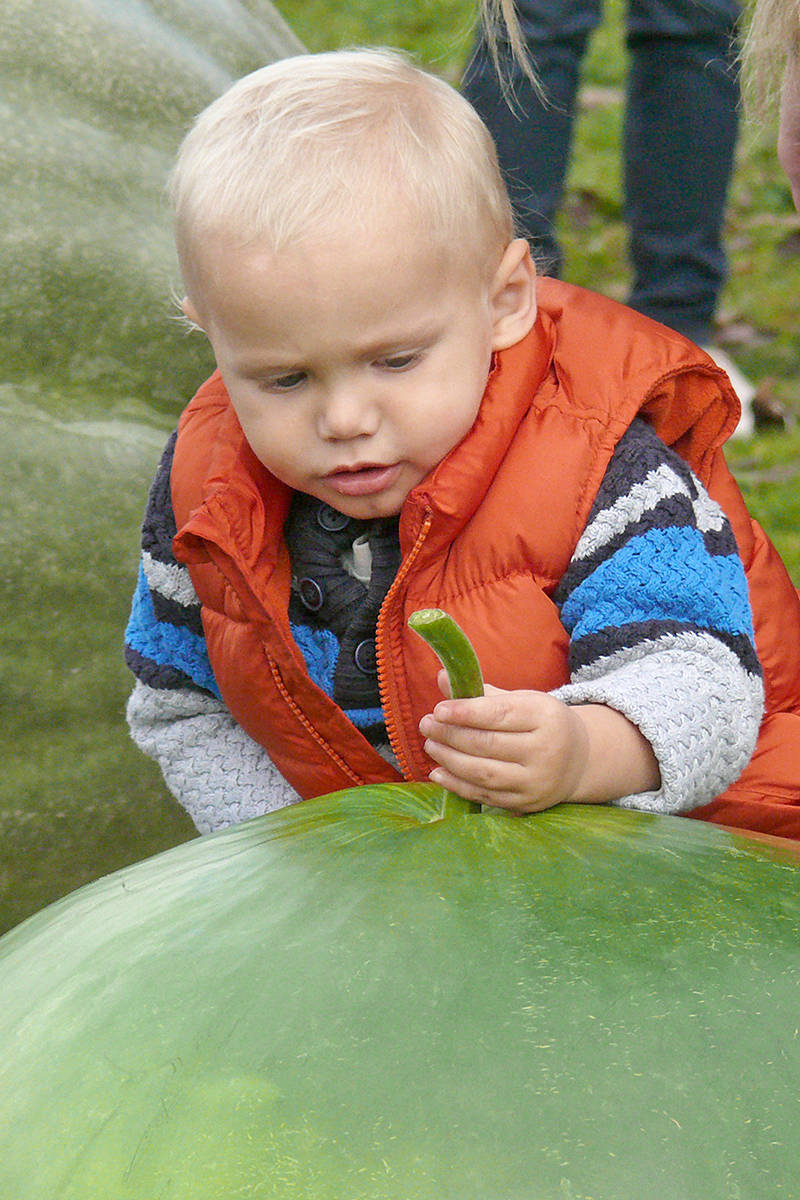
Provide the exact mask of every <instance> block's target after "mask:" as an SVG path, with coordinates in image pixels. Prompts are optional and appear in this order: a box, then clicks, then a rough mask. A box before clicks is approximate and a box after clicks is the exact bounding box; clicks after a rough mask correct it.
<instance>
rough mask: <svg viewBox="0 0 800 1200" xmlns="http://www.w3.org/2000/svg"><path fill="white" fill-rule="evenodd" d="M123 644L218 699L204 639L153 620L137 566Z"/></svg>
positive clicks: (141, 569) (145, 582) (145, 589)
mask: <svg viewBox="0 0 800 1200" xmlns="http://www.w3.org/2000/svg"><path fill="white" fill-rule="evenodd" d="M125 641H126V642H127V644H128V645H129V646H130V647H131V648H132V649H133V650H135V651H136V652H137V653H138V654H141V655H143V656H144V657H145V658H149V659H150V660H151V661H152V662H155V663H158V664H159V666H169V667H178V668H179V669H180V670H181V671H183V672H184V674H186V675H188V676H189V678H190V679H191V680H192V681H193V682H194V683H196V684H197V685H198V686H199V687H202V688H206V690H207V691H209V692H213V693H214V695H215V696H219V695H220V690H219V688H218V687H217V681H216V680H215V678H214V672H213V671H212V669H211V663H210V661H209V657H208V650H207V649H206V643H205V638H202V637H199V636H198V635H197V634H196V633H192V632H191V630H189V629H185V628H181V627H180V626H177V625H172V624H170V623H169V622H167V621H159V620H158V619H157V618H156V615H155V612H154V611H153V598H152V596H151V595H150V588H149V587H148V584H147V579H146V577H145V573H144V567H143V566H142V565H141V564H140V565H139V579H138V582H137V584H136V591H135V592H134V595H133V604H132V605H131V615H130V620H129V621H128V628H127V629H126V630H125Z"/></svg>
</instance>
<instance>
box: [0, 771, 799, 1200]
mask: <svg viewBox="0 0 800 1200" xmlns="http://www.w3.org/2000/svg"><path fill="white" fill-rule="evenodd" d="M441 812H442V806H441V791H440V789H437V788H435V787H434V786H433V785H430V784H420V785H414V786H403V785H393V786H385V787H370V788H359V789H354V790H351V791H347V792H341V793H337V794H336V795H334V796H330V797H325V798H322V799H320V800H315V801H309V802H307V803H305V804H301V805H298V806H297V807H296V808H293V809H289V810H285V811H283V812H280V813H276V814H273V815H271V816H268V817H264V818H260V819H258V820H255V821H252V822H249V823H247V824H245V825H241V826H239V827H237V828H235V829H232V830H227V831H225V832H224V833H221V834H216V835H213V836H210V837H205V838H200V839H197V840H196V841H192V842H189V843H187V844H185V845H183V846H180V847H178V848H176V849H173V850H169V851H167V852H165V853H164V854H161V855H159V856H157V857H155V858H152V859H150V860H148V861H146V862H143V863H141V864H139V865H137V866H134V867H129V868H126V869H125V870H123V871H119V872H117V873H116V874H114V875H110V876H108V877H106V878H105V879H102V880H99V881H98V882H96V883H93V884H90V885H88V886H87V887H85V888H83V889H81V890H80V891H78V892H76V893H74V894H73V895H72V896H70V897H68V898H66V899H65V900H62V901H59V902H58V903H56V904H55V905H52V906H51V907H50V908H49V909H47V910H45V911H44V912H42V913H40V914H38V915H37V916H35V917H32V918H31V919H30V920H28V921H27V922H25V923H24V924H23V925H21V926H19V927H18V928H17V929H15V930H13V931H12V932H11V933H9V934H7V935H6V936H5V938H3V939H2V940H1V941H0V997H1V998H2V1002H1V1003H0V1196H2V1197H4V1198H5V1197H8V1198H9V1200H12V1198H13V1200H95V1198H97V1200H112V1198H113V1200H134V1198H135V1200H239V1198H247V1200H289V1198H292V1200H294V1198H297V1200H301V1198H302V1200H450V1198H452V1200H462V1198H463V1200H540V1198H547V1200H579V1198H580V1200H590V1198H591V1200H644V1198H646V1197H647V1198H649V1197H658V1198H659V1200H672V1198H674V1200H736V1198H738V1200H768V1198H771V1197H775V1198H776V1200H777V1198H778V1197H787V1198H788V1197H791V1196H792V1195H797V1171H798V1163H799V1162H800V1031H799V1027H800V930H799V928H798V927H799V926H800V898H799V896H800V856H799V855H798V853H797V850H796V848H794V847H793V846H792V845H791V844H789V843H787V845H786V847H785V848H777V847H776V846H773V845H766V844H764V843H761V842H758V841H755V840H751V839H748V838H745V837H742V836H739V835H736V834H732V833H728V832H726V831H724V830H722V829H719V828H714V827H710V826H707V825H702V824H699V823H695V822H692V821H685V820H680V819H678V818H670V817H656V816H650V815H647V814H643V813H629V812H624V811H620V810H614V809H609V808H590V807H560V808H556V809H553V810H551V811H549V812H546V813H543V814H540V815H536V816H531V817H528V818H522V819H520V818H514V817H510V816H507V815H505V814H502V813H494V812H484V813H474V812H469V811H467V810H466V807H465V808H464V810H463V811H458V806H457V805H456V804H454V803H453V802H452V801H451V802H450V804H449V807H448V808H447V810H446V815H445V816H444V817H442V816H441Z"/></svg>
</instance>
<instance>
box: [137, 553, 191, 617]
mask: <svg viewBox="0 0 800 1200" xmlns="http://www.w3.org/2000/svg"><path fill="white" fill-rule="evenodd" d="M142 566H143V567H144V575H145V579H146V580H147V584H148V586H149V588H150V591H151V592H158V593H159V595H161V596H163V597H164V598H165V599H166V600H174V601H175V602H176V603H177V604H183V605H185V606H186V607H192V606H195V607H199V606H200V600H199V598H198V595H197V592H196V591H195V588H194V584H193V583H192V578H191V576H190V574H189V571H188V568H187V567H184V566H181V565H180V563H165V562H161V561H160V560H159V559H157V558H153V556H152V554H150V553H149V552H148V551H147V550H143V551H142Z"/></svg>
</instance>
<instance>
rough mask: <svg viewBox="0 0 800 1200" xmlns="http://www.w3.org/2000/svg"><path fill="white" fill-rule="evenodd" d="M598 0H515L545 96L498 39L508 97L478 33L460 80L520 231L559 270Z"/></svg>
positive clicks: (549, 266)
mask: <svg viewBox="0 0 800 1200" xmlns="http://www.w3.org/2000/svg"><path fill="white" fill-rule="evenodd" d="M599 2H600V0H517V11H518V15H519V19H520V25H521V27H522V33H523V36H524V38H525V43H526V45H527V47H528V52H529V54H530V56H531V59H532V61H533V64H534V67H535V70H536V73H537V76H538V78H539V80H540V81H541V84H542V87H543V89H544V92H545V95H546V97H547V101H546V102H544V103H543V102H542V100H541V99H540V97H539V96H538V95H537V93H536V90H535V89H534V88H533V87H532V85H531V83H530V81H529V80H528V79H527V78H526V76H525V74H524V73H523V72H522V71H521V70H520V68H519V67H518V66H517V65H516V64H515V63H514V61H513V59H512V56H511V52H510V48H509V47H508V45H507V43H505V42H504V43H502V44H501V46H500V59H501V63H502V70H503V72H504V75H505V78H506V80H507V81H508V85H507V87H510V95H511V96H512V97H513V99H512V100H511V101H510V102H509V99H508V97H507V95H506V91H504V88H503V82H502V80H501V79H499V78H498V75H497V71H496V69H495V65H494V63H493V61H492V58H491V55H490V53H489V49H488V47H487V45H486V41H485V39H484V38H483V36H482V35H480V34H479V35H478V38H477V41H476V45H475V48H474V51H473V55H472V58H471V60H470V63H469V65H468V67H467V70H466V73H465V75H464V81H463V91H464V95H465V96H466V97H467V99H468V100H470V101H471V102H472V104H473V105H474V106H475V108H476V109H477V110H478V112H479V113H480V115H481V117H482V118H483V120H484V121H485V122H486V124H487V125H488V127H489V129H490V131H491V133H492V135H493V137H494V139H495V143H496V145H497V152H498V157H499V160H500V167H501V170H502V172H503V175H504V177H505V179H506V183H507V186H508V190H509V194H510V196H511V202H512V205H513V207H514V213H515V217H516V220H517V225H518V228H519V232H520V233H521V234H522V235H523V236H525V237H528V238H530V240H531V241H532V243H533V246H534V251H535V253H536V255H537V257H538V258H539V260H540V262H541V263H542V266H543V267H544V268H545V269H547V270H551V271H553V273H555V274H558V271H559V269H560V265H561V255H560V251H559V247H558V243H557V240H556V236H555V230H554V226H553V222H554V219H555V214H556V210H557V209H558V206H559V204H560V202H561V197H562V194H563V190H564V178H565V175H566V170H567V164H568V161H569V153H570V146H571V141H572V124H573V114H574V109H575V96H576V93H577V89H578V77H579V72H580V64H581V59H582V58H583V53H584V50H585V48H586V41H587V38H588V36H589V34H590V32H591V31H592V30H593V29H594V27H595V26H596V25H597V22H598V20H599Z"/></svg>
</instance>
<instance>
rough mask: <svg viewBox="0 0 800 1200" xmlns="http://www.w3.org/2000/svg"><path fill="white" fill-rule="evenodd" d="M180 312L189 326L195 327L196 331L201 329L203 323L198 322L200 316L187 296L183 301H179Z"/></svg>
mask: <svg viewBox="0 0 800 1200" xmlns="http://www.w3.org/2000/svg"><path fill="white" fill-rule="evenodd" d="M181 312H182V313H183V315H184V316H185V317H186V320H187V321H189V322H190V324H192V325H195V326H196V327H197V328H198V329H202V328H203V323H202V321H201V320H200V314H199V313H198V311H197V309H196V308H195V306H194V305H193V304H192V302H191V300H190V299H189V297H188V296H184V297H183V300H182V301H181Z"/></svg>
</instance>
